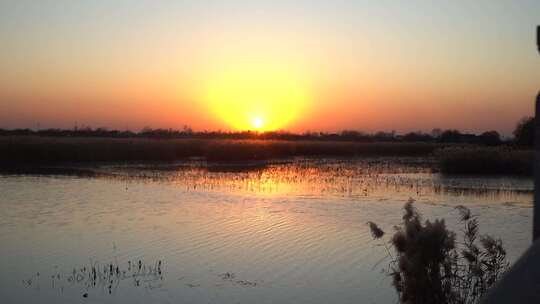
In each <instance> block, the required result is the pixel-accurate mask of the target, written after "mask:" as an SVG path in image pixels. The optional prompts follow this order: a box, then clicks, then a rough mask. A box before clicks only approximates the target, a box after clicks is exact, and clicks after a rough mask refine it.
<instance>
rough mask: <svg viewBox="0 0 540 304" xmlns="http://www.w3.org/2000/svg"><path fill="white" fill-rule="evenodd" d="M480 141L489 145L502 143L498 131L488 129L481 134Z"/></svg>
mask: <svg viewBox="0 0 540 304" xmlns="http://www.w3.org/2000/svg"><path fill="white" fill-rule="evenodd" d="M480 142H481V143H482V144H485V145H489V146H495V145H499V144H501V135H500V134H499V132H497V131H487V132H484V133H482V134H480Z"/></svg>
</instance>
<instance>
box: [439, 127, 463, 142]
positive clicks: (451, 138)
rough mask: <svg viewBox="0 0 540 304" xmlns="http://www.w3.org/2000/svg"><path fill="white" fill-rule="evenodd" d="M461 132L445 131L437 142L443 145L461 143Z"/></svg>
mask: <svg viewBox="0 0 540 304" xmlns="http://www.w3.org/2000/svg"><path fill="white" fill-rule="evenodd" d="M461 137H462V136H461V132H459V131H458V130H445V131H443V132H442V133H441V136H439V140H440V141H441V142H445V143H457V142H461V141H462V140H461Z"/></svg>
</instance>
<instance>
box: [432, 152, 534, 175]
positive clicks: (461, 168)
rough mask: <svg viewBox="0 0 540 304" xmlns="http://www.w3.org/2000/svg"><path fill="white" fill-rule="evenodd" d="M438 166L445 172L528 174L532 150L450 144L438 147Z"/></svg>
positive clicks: (531, 171)
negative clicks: (454, 145)
mask: <svg viewBox="0 0 540 304" xmlns="http://www.w3.org/2000/svg"><path fill="white" fill-rule="evenodd" d="M435 155H436V158H437V159H438V161H439V168H440V170H441V172H442V173H446V174H486V175H493V174H505V175H524V176H530V175H532V173H533V151H532V150H518V149H512V148H509V147H476V146H468V147H449V148H444V149H440V150H437V151H436V152H435Z"/></svg>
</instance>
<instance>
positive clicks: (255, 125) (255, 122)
mask: <svg viewBox="0 0 540 304" xmlns="http://www.w3.org/2000/svg"><path fill="white" fill-rule="evenodd" d="M251 125H252V126H253V128H255V129H257V130H259V129H262V128H263V127H264V121H263V120H262V119H261V118H260V117H255V118H253V121H252V122H251Z"/></svg>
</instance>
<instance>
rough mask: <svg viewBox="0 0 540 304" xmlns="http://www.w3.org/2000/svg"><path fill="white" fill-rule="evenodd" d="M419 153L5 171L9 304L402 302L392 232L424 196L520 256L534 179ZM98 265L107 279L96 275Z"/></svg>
mask: <svg viewBox="0 0 540 304" xmlns="http://www.w3.org/2000/svg"><path fill="white" fill-rule="evenodd" d="M431 167H432V165H431V163H430V162H429V161H424V160H420V159H414V158H399V159H390V158H389V159H386V158H380V159H358V160H339V159H326V160H309V159H298V160H293V161H287V162H275V163H269V164H267V163H264V164H261V163H253V164H243V165H242V166H240V165H234V166H232V165H222V164H205V163H204V162H199V161H192V162H186V163H176V164H167V165H163V164H152V165H141V164H120V165H106V166H105V165H102V166H96V167H95V168H93V170H95V171H97V172H99V173H100V176H98V177H77V176H25V175H17V176H15V175H11V176H0V210H1V212H0V244H1V247H0V269H1V272H0V297H1V300H0V302H2V303H395V301H396V295H395V292H394V291H393V289H392V288H391V285H390V280H389V278H388V277H387V275H386V274H385V273H384V272H383V271H384V269H385V268H387V265H388V260H385V259H384V257H385V256H386V253H385V250H384V248H383V247H382V246H381V245H380V244H381V242H380V241H373V240H372V238H371V234H370V231H369V229H368V227H367V225H366V223H367V222H368V221H373V222H376V223H378V224H379V225H380V226H381V227H382V228H383V229H385V230H386V231H388V232H391V231H392V227H393V226H394V225H397V224H399V223H400V220H401V216H402V207H403V204H404V203H405V202H406V201H407V200H409V198H413V199H414V200H416V204H415V205H416V207H417V208H418V209H419V211H420V212H421V213H422V214H423V216H424V218H435V217H444V218H445V219H446V220H447V224H448V226H449V227H450V228H451V229H459V228H460V226H459V222H458V219H457V212H456V210H455V209H454V208H455V206H457V205H460V204H462V205H466V206H468V207H469V208H470V209H471V210H472V212H473V214H477V215H479V216H480V232H481V233H490V234H492V235H494V236H497V237H501V238H502V239H503V242H504V244H505V247H506V248H507V250H508V255H509V258H510V260H511V261H514V260H515V259H516V258H517V257H518V256H519V255H520V254H521V253H522V252H523V251H524V250H525V249H526V248H527V246H528V245H529V243H530V242H531V225H532V224H531V217H532V209H531V206H532V192H531V190H532V186H533V185H532V181H531V180H530V179H523V178H513V177H490V178H488V177H459V176H453V177H448V176H443V175H440V174H437V173H433V172H432V171H433V170H432V168H431ZM94 271H95V274H94Z"/></svg>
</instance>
